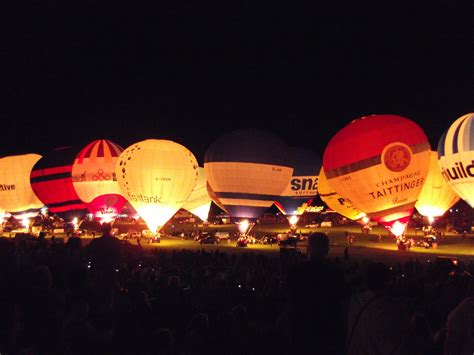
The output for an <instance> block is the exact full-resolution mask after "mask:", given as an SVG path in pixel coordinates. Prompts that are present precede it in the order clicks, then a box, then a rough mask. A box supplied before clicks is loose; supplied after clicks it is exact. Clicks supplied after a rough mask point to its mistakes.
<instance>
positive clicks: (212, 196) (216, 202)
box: [206, 181, 229, 213]
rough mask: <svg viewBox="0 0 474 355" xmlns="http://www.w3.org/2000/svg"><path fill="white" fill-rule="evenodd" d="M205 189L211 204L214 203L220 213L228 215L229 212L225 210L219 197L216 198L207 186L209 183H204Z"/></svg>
mask: <svg viewBox="0 0 474 355" xmlns="http://www.w3.org/2000/svg"><path fill="white" fill-rule="evenodd" d="M206 189H207V193H208V194H209V197H210V198H211V200H212V202H214V203H215V204H216V206H217V207H219V208H220V209H221V210H222V211H224V212H226V213H229V211H227V210H226V208H225V207H224V205H223V204H222V202H221V201H220V200H219V197H217V195H216V193H215V192H214V191H212V189H211V186H210V185H209V181H207V182H206Z"/></svg>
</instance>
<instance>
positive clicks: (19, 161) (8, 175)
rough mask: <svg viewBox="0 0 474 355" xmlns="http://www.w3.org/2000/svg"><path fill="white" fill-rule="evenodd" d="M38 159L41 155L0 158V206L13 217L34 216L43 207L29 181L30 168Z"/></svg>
mask: <svg viewBox="0 0 474 355" xmlns="http://www.w3.org/2000/svg"><path fill="white" fill-rule="evenodd" d="M40 159H41V155H38V154H23V155H13V156H8V157H4V158H1V159H0V181H1V182H2V183H1V184H0V208H2V209H4V210H5V211H7V212H10V213H11V214H12V215H13V216H14V217H15V218H24V217H26V218H31V217H35V216H36V215H38V213H39V211H40V209H41V207H43V203H42V202H41V201H40V199H39V198H38V197H37V196H36V194H35V193H34V191H33V189H32V188H31V183H30V173H31V169H32V168H33V166H34V165H35V164H36V163H37V162H38V160H40Z"/></svg>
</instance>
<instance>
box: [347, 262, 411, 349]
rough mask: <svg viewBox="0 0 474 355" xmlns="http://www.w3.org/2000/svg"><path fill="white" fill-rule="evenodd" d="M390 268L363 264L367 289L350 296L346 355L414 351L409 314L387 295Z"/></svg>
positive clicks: (375, 264)
mask: <svg viewBox="0 0 474 355" xmlns="http://www.w3.org/2000/svg"><path fill="white" fill-rule="evenodd" d="M389 280H390V271H389V269H388V267H387V266H386V265H384V264H382V263H370V264H369V265H368V267H367V276H366V285H367V289H366V290H364V291H362V292H361V293H359V294H355V295H354V296H353V297H352V298H351V304H350V309H349V316H348V318H349V321H348V339H347V354H349V355H362V354H364V355H375V354H399V355H405V354H414V353H415V351H416V348H415V347H414V346H410V344H412V339H411V338H412V335H411V334H410V327H409V325H410V323H409V315H408V312H407V310H406V308H405V307H404V305H403V304H401V303H400V302H397V301H396V300H394V299H392V297H390V294H389V292H388V284H389Z"/></svg>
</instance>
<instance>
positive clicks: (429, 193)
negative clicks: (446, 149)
mask: <svg viewBox="0 0 474 355" xmlns="http://www.w3.org/2000/svg"><path fill="white" fill-rule="evenodd" d="M459 200H460V197H459V196H458V195H457V194H456V193H455V192H454V191H453V189H451V187H449V184H448V183H447V182H446V181H445V179H444V178H443V175H441V169H440V168H439V166H438V153H437V152H433V151H432V152H431V160H430V169H429V171H428V175H427V176H426V180H425V183H424V185H423V189H422V190H421V192H420V195H419V196H418V201H416V205H415V208H416V209H417V211H418V212H419V213H420V214H421V215H422V216H425V217H428V218H431V219H432V218H434V217H440V216H442V215H444V214H445V213H446V211H447V210H449V209H450V208H451V207H452V206H454V205H455V204H456V202H458V201H459Z"/></svg>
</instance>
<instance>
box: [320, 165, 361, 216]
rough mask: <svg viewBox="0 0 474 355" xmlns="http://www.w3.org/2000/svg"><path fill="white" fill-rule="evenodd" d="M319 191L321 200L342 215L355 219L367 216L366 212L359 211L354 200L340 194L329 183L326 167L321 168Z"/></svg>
mask: <svg viewBox="0 0 474 355" xmlns="http://www.w3.org/2000/svg"><path fill="white" fill-rule="evenodd" d="M318 193H319V197H321V200H322V201H323V202H324V203H325V204H326V205H327V206H328V207H329V208H330V209H332V210H334V211H336V212H337V213H339V214H340V215H341V216H344V217H346V218H349V219H351V220H353V221H355V220H358V219H360V218H362V217H364V216H365V213H364V212H362V211H359V210H358V209H357V208H355V207H354V206H353V205H352V202H351V201H350V200H348V199H346V198H344V197H342V196H341V195H339V194H338V193H337V192H336V191H335V190H334V189H333V188H332V187H331V185H329V182H328V179H327V178H326V175H325V174H324V169H323V168H321V171H320V172H319V179H318Z"/></svg>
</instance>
